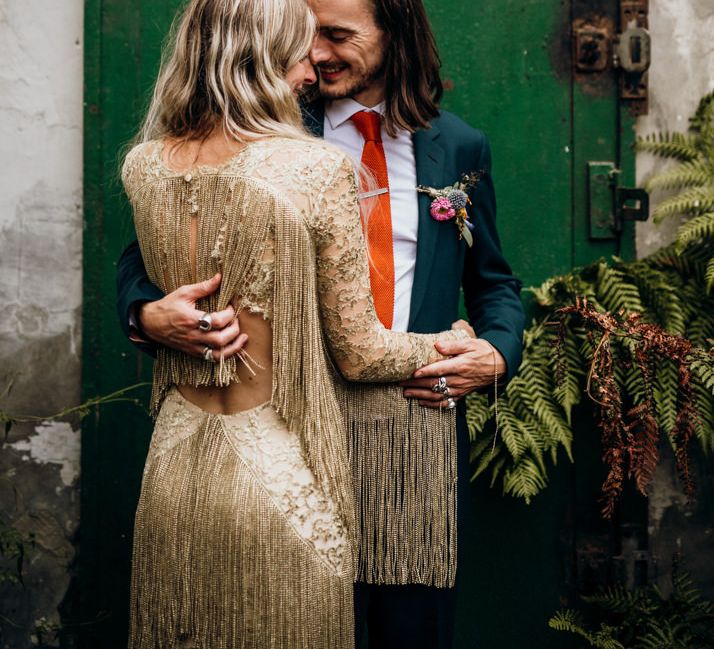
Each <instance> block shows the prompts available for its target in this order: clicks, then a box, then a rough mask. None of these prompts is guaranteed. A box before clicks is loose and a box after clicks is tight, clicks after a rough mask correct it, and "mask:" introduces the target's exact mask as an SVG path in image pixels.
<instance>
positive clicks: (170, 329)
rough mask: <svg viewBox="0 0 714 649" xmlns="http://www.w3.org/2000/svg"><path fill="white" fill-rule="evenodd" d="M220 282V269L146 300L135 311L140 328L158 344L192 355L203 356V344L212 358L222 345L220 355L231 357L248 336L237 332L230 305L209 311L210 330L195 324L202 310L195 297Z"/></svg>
mask: <svg viewBox="0 0 714 649" xmlns="http://www.w3.org/2000/svg"><path fill="white" fill-rule="evenodd" d="M220 285H221V275H220V273H219V274H216V275H214V276H213V277H212V278H211V279H209V280H206V281H205V282H199V283H198V284H187V285H186V286H181V287H180V288H177V289H176V290H175V291H173V292H172V293H169V294H168V295H166V296H165V297H163V298H162V299H160V300H157V301H156V302H145V303H144V304H142V305H141V306H140V307H139V310H138V313H137V317H138V320H139V325H140V326H141V330H142V332H143V333H144V334H145V335H146V336H148V337H149V338H150V339H151V340H152V341H154V342H156V343H159V344H160V345H164V346H166V347H172V348H173V349H178V350H179V351H182V352H184V353H186V354H190V355H191V356H196V357H203V352H204V350H205V349H206V347H211V348H212V349H213V360H215V361H218V360H219V359H220V357H221V349H223V357H224V358H230V357H231V356H233V355H234V354H236V353H237V352H238V351H240V349H241V348H242V347H243V345H245V343H246V341H247V340H248V336H247V335H246V334H242V333H241V332H240V325H239V323H238V319H237V318H236V313H235V310H234V309H233V307H232V306H228V308H227V309H224V310H223V311H216V312H215V313H211V322H212V325H213V329H212V331H206V332H203V331H201V330H200V329H199V328H198V320H199V318H200V317H201V316H202V315H203V313H204V312H203V311H197V310H196V300H198V299H199V298H202V297H206V296H207V295H211V294H212V293H215V292H216V291H217V290H218V287H219V286H220Z"/></svg>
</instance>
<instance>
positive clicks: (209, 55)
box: [137, 0, 317, 142]
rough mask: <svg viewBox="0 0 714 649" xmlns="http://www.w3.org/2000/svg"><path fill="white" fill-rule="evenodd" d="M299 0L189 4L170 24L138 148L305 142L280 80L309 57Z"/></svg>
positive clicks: (305, 12)
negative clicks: (274, 139)
mask: <svg viewBox="0 0 714 649" xmlns="http://www.w3.org/2000/svg"><path fill="white" fill-rule="evenodd" d="M316 33H317V20H316V18H315V16H314V14H313V13H312V11H310V8H309V7H308V6H307V3H306V2H305V0H191V1H190V2H189V3H188V5H187V6H186V8H185V9H184V11H183V12H182V13H181V14H180V15H179V17H178V18H177V20H176V21H175V23H174V27H173V29H172V32H171V36H170V38H169V47H168V48H167V49H166V50H165V52H164V55H163V57H162V63H161V69H160V71H159V76H158V79H157V81H156V86H155V88H154V93H153V97H152V99H151V103H150V106H149V109H148V113H147V116H146V119H145V121H144V124H143V126H142V128H141V131H140V132H139V134H138V138H137V139H138V140H139V141H143V142H146V141H148V140H154V139H159V138H163V137H166V136H169V137H172V138H176V139H178V140H186V139H201V138H205V137H208V135H210V134H211V133H212V132H213V131H214V130H215V129H216V128H218V127H222V129H223V131H224V133H225V134H226V135H227V136H229V137H232V138H235V139H252V138H255V137H256V136H258V137H260V136H266V135H277V136H284V137H297V138H305V137H308V133H307V131H306V130H305V127H304V126H303V123H302V117H301V114H300V108H299V105H298V102H297V101H296V99H295V96H294V95H293V93H292V89H291V88H290V86H289V84H288V83H287V82H286V81H285V74H286V73H287V71H288V70H289V69H290V68H291V67H293V66H294V65H295V64H297V63H299V62H300V61H301V60H303V59H304V58H305V57H306V56H307V55H308V53H309V51H310V47H311V45H312V42H313V39H314V37H315V34H316Z"/></svg>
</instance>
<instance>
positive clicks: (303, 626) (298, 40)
mask: <svg viewBox="0 0 714 649" xmlns="http://www.w3.org/2000/svg"><path fill="white" fill-rule="evenodd" d="M316 28H317V27H316V22H315V18H314V16H313V15H312V14H311V12H310V10H309V9H308V7H307V5H306V3H305V1H304V0H191V1H190V2H189V4H188V6H187V7H186V9H185V10H184V12H183V14H182V15H181V17H180V19H179V22H178V26H177V30H176V33H175V37H174V39H173V43H172V47H171V49H170V50H169V52H168V53H167V56H166V57H165V60H164V63H163V65H162V68H161V71H160V73H159V77H158V80H157V82H156V87H155V91H154V95H153V100H152V102H151V106H150V108H149V111H148V114H147V117H146V120H145V123H144V126H143V129H142V131H141V133H140V134H139V136H138V141H139V144H138V145H137V146H135V147H134V148H133V149H132V150H131V151H130V152H129V154H128V155H127V157H126V160H125V163H124V167H123V172H122V178H123V182H124V186H125V189H126V192H127V194H128V196H129V199H130V202H131V205H132V208H133V213H134V223H135V227H136V231H137V235H138V239H139V244H140V247H141V254H142V257H143V259H144V261H145V263H146V267H147V271H148V273H149V277H150V279H151V281H152V282H153V283H154V284H156V285H157V286H158V287H159V288H161V289H162V290H163V291H164V292H167V293H168V292H170V291H173V290H174V289H176V288H177V287H179V286H181V285H184V284H187V283H195V282H198V281H202V280H204V279H208V278H210V277H212V276H214V275H215V274H216V273H217V272H221V273H222V276H223V279H222V283H221V288H220V291H219V292H218V293H217V294H215V295H211V296H209V297H207V298H204V299H203V301H202V303H200V304H199V306H198V308H200V309H202V310H204V311H206V312H209V313H210V312H215V311H219V310H221V309H224V308H226V307H227V306H228V305H229V304H232V305H233V306H234V308H235V310H236V312H237V313H240V320H241V329H242V330H243V331H244V332H245V334H247V336H248V340H249V341H250V342H249V344H247V345H246V346H245V348H244V350H243V351H242V352H241V353H240V354H239V355H238V356H236V357H231V358H225V359H223V358H222V359H221V360H220V362H214V360H213V355H211V354H208V355H207V356H206V357H205V358H195V357H192V356H189V355H187V354H183V353H181V352H179V351H176V350H172V349H169V348H162V349H160V350H159V353H158V358H157V362H156V366H155V370H154V387H153V394H152V409H153V412H154V413H155V414H156V416H157V418H156V425H155V429H154V433H153V437H152V441H151V447H150V449H149V453H148V457H147V461H146V467H145V471H144V479H143V484H142V491H141V497H140V501H139V506H138V510H137V514H136V527H135V536H134V555H133V568H132V592H131V628H130V642H129V645H130V647H131V648H132V649H150V648H151V649H156V648H157V647H161V648H162V649H169V648H174V647H176V648H179V647H181V648H189V647H190V648H199V647H200V648H202V649H235V648H237V647H252V648H263V647H275V648H283V649H298V648H311V649H340V648H347V647H352V646H353V644H354V637H353V619H352V617H353V611H352V581H353V573H354V558H353V544H354V538H353V536H352V534H353V528H354V525H353V523H354V521H353V517H354V507H353V500H352V498H353V496H352V484H351V479H350V471H349V466H348V457H347V443H346V433H345V430H344V424H343V423H342V418H341V413H340V410H339V408H338V404H337V400H336V396H335V380H336V373H335V367H336V368H337V370H339V373H341V374H342V376H343V377H344V378H346V379H348V380H352V381H382V382H384V381H398V380H401V379H404V378H407V377H409V376H410V375H411V374H412V373H413V372H414V370H416V369H417V368H419V367H421V366H423V365H425V364H427V363H430V362H433V361H435V360H438V359H439V358H440V356H439V354H438V353H437V352H436V351H435V349H434V343H435V341H436V340H437V339H438V338H441V339H444V338H455V337H465V336H466V335H467V334H466V332H464V331H451V332H446V333H443V334H438V335H418V334H407V333H397V332H391V331H388V330H386V329H384V328H383V327H382V325H381V324H380V323H379V321H378V319H377V316H376V314H375V310H374V305H373V301H372V296H371V294H370V290H369V270H368V265H367V253H366V249H365V243H364V239H363V235H362V223H361V217H360V209H359V206H358V193H357V188H356V184H355V171H354V168H353V165H352V163H351V162H350V161H349V160H348V159H347V158H346V156H345V155H344V154H343V153H341V152H339V151H338V150H337V149H335V148H333V147H331V146H330V145H327V144H325V143H324V142H322V141H320V140H317V139H315V138H313V137H311V136H309V135H308V134H307V132H306V131H305V129H304V128H303V126H302V121H301V115H300V110H299V107H298V102H297V99H296V95H297V93H298V92H299V91H300V90H301V88H302V86H303V85H306V84H309V83H312V82H313V81H314V80H315V76H314V72H313V70H312V67H311V66H310V64H309V61H308V60H307V54H308V51H309V49H310V46H311V43H312V41H313V38H314V36H315V34H316ZM327 350H329V354H330V356H328V351H327Z"/></svg>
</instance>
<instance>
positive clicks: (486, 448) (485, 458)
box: [469, 437, 505, 481]
mask: <svg viewBox="0 0 714 649" xmlns="http://www.w3.org/2000/svg"><path fill="white" fill-rule="evenodd" d="M502 449H503V447H502V446H501V445H499V444H498V443H496V444H495V445H494V443H493V439H492V438H488V437H484V438H483V439H481V440H480V441H479V442H477V443H476V444H474V445H473V446H472V447H471V452H470V454H469V458H470V460H471V464H472V466H473V467H474V469H473V473H472V474H471V480H472V481H473V480H475V479H476V478H478V477H479V476H480V475H481V474H482V473H484V472H485V471H486V469H488V467H489V466H491V464H492V463H495V462H496V461H498V460H499V459H500V457H501V454H502V453H503V452H505V451H502Z"/></svg>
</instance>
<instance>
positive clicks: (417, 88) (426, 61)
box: [371, 0, 444, 136]
mask: <svg viewBox="0 0 714 649" xmlns="http://www.w3.org/2000/svg"><path fill="white" fill-rule="evenodd" d="M371 1H372V3H373V5H374V10H375V19H376V22H377V25H378V26H379V27H380V29H382V30H383V31H384V33H385V43H386V48H385V50H386V51H385V68H384V73H385V81H386V84H385V97H386V111H385V117H384V127H385V129H386V131H387V133H388V134H389V135H391V136H395V135H396V132H397V130H399V129H406V130H407V131H410V132H412V133H413V132H414V131H416V130H417V129H419V128H427V127H428V126H429V121H430V120H431V119H433V118H434V117H436V116H437V115H438V114H439V101H440V100H441V96H442V95H443V94H444V88H443V85H442V83H441V77H440V75H439V69H440V68H441V60H440V59H439V52H438V51H437V49H436V40H435V39H434V34H433V32H432V30H431V25H429V20H428V18H427V16H426V10H425V9H424V4H423V2H422V0H371Z"/></svg>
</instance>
